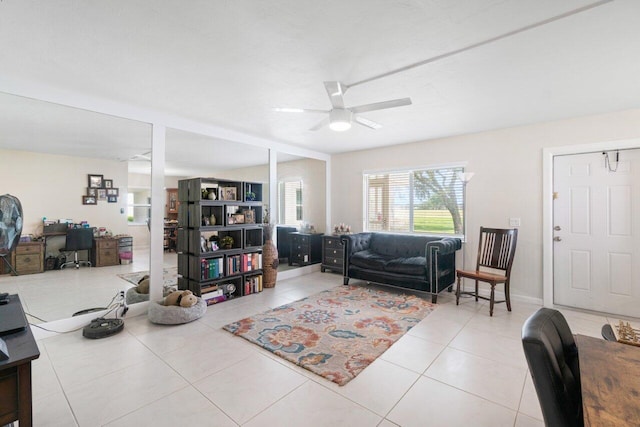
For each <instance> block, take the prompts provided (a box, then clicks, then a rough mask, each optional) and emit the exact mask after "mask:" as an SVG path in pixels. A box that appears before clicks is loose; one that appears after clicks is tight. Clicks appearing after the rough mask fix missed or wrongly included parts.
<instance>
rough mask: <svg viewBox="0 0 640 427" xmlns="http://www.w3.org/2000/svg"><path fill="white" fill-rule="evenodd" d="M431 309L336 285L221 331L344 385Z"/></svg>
mask: <svg viewBox="0 0 640 427" xmlns="http://www.w3.org/2000/svg"><path fill="white" fill-rule="evenodd" d="M434 308H435V305H433V304H431V303H430V302H429V301H427V300H426V299H423V298H420V297H417V296H414V295H408V294H404V293H401V291H398V292H397V293H391V292H387V291H382V290H379V289H374V288H368V287H360V286H339V287H336V288H334V289H330V290H327V291H324V292H321V293H319V294H316V295H313V296H310V297H307V298H304V299H301V300H299V301H296V302H293V303H290V304H286V305H283V306H280V307H277V308H275V309H273V310H269V311H267V312H264V313H261V314H257V315H255V316H252V317H248V318H246V319H242V320H239V321H237V322H234V323H230V324H228V325H226V326H224V327H223V329H225V330H227V331H229V332H231V333H233V334H235V335H238V336H241V337H243V338H245V339H246V340H248V341H250V342H252V343H254V344H257V345H259V346H261V347H263V348H265V349H267V350H269V351H271V352H273V353H274V354H277V355H278V356H280V357H282V358H284V359H286V360H288V361H290V362H293V363H295V364H297V365H299V366H302V367H303V368H306V369H308V370H310V371H311V372H313V373H315V374H317V375H320V376H322V377H324V378H326V379H328V380H330V381H333V382H335V383H337V384H339V385H344V384H346V383H347V382H349V381H350V380H352V379H353V378H354V377H355V376H356V375H358V374H359V373H360V372H362V370H363V369H364V368H366V367H367V366H368V365H369V364H371V363H372V362H373V361H374V360H376V358H378V356H380V355H381V354H382V353H384V352H385V351H386V350H387V349H388V348H389V347H391V345H392V344H393V343H394V342H396V341H397V340H398V339H399V338H400V337H402V336H403V335H404V334H405V333H406V332H407V331H409V330H410V329H411V328H412V327H413V326H415V325H416V324H417V323H418V322H420V321H421V320H422V319H424V318H425V317H426V316H427V315H428V314H429V313H431V312H432V311H433V310H434Z"/></svg>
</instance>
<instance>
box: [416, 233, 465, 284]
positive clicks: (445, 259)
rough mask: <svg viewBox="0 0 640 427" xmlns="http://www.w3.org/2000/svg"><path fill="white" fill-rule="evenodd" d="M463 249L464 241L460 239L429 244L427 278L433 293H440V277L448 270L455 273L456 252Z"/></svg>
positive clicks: (441, 240) (427, 250)
mask: <svg viewBox="0 0 640 427" xmlns="http://www.w3.org/2000/svg"><path fill="white" fill-rule="evenodd" d="M461 248H462V241H461V240H460V239H458V238H453V237H445V238H442V239H440V240H435V241H433V242H429V243H427V246H426V256H427V262H426V265H425V267H426V272H425V273H426V276H427V280H428V281H429V285H430V287H431V293H432V294H437V293H438V292H439V291H440V288H441V286H440V283H439V281H440V275H441V274H446V272H447V271H448V270H450V271H451V272H453V270H455V267H456V259H455V252H456V251H457V250H459V249H461Z"/></svg>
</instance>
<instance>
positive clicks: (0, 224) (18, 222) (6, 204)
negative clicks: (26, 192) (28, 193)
mask: <svg viewBox="0 0 640 427" xmlns="http://www.w3.org/2000/svg"><path fill="white" fill-rule="evenodd" d="M21 233H22V204H21V203H20V200H18V198H17V197H14V196H12V195H10V194H3V195H2V196H0V258H2V261H3V262H4V263H5V264H6V265H7V267H8V268H9V270H11V272H12V273H13V274H14V275H15V276H17V275H18V272H17V271H16V270H15V268H13V266H12V265H11V263H10V262H9V261H7V258H8V257H10V256H11V252H13V251H14V250H15V248H16V246H18V242H19V241H20V234H21Z"/></svg>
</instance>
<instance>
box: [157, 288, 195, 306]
mask: <svg viewBox="0 0 640 427" xmlns="http://www.w3.org/2000/svg"><path fill="white" fill-rule="evenodd" d="M197 303H198V297H196V296H195V295H194V294H193V293H192V292H191V291H175V292H171V293H170V294H169V295H167V296H166V298H165V299H164V305H179V306H180V307H192V306H194V305H196V304H197Z"/></svg>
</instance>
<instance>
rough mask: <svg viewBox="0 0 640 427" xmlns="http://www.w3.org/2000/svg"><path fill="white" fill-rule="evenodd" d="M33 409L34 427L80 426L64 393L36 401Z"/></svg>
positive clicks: (50, 395)
mask: <svg viewBox="0 0 640 427" xmlns="http://www.w3.org/2000/svg"><path fill="white" fill-rule="evenodd" d="M32 408H33V425H34V426H47V427H71V426H77V425H78V423H76V420H75V418H74V417H73V413H72V412H71V408H70V407H69V403H68V402H67V399H66V398H65V395H64V393H63V392H62V391H59V392H57V393H53V394H49V395H47V396H45V397H43V398H38V399H34V400H33V407H32ZM87 425H89V424H87Z"/></svg>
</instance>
